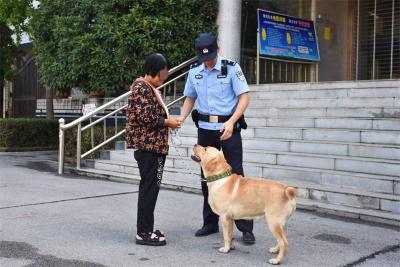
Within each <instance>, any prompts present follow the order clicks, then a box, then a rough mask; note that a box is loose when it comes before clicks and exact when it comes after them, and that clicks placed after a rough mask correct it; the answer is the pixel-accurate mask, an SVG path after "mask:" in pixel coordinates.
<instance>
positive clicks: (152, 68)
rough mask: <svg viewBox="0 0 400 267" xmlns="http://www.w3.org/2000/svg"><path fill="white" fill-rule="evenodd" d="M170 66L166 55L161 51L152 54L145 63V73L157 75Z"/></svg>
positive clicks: (152, 75)
mask: <svg viewBox="0 0 400 267" xmlns="http://www.w3.org/2000/svg"><path fill="white" fill-rule="evenodd" d="M165 67H168V62H167V60H166V59H165V57H164V56H163V55H162V54H160V53H154V54H151V55H150V56H149V57H148V58H147V59H146V62H145V63H144V67H143V71H144V74H147V75H150V76H151V77H156V76H157V74H158V73H159V72H160V70H162V69H164V68H165Z"/></svg>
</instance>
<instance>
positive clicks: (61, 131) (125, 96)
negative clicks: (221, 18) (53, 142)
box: [58, 57, 197, 174]
mask: <svg viewBox="0 0 400 267" xmlns="http://www.w3.org/2000/svg"><path fill="white" fill-rule="evenodd" d="M196 61H197V57H193V58H191V59H189V60H186V61H185V62H183V63H181V64H179V65H178V66H176V67H174V68H172V69H170V70H169V71H168V74H169V75H171V74H173V73H175V72H177V71H179V70H181V69H183V68H185V67H187V66H189V65H190V64H192V63H194V62H196ZM187 73H188V71H186V72H184V73H182V74H180V75H178V76H177V77H175V78H173V79H171V80H170V81H168V82H167V83H165V84H163V85H161V86H160V87H158V88H157V89H159V90H160V89H162V88H166V86H167V85H169V84H171V83H172V82H174V81H176V80H177V79H179V78H181V77H183V76H184V75H186V74H187ZM130 95H131V91H128V92H126V93H124V94H123V95H120V96H119V97H117V98H115V99H113V100H111V101H110V102H107V103H105V104H104V105H102V106H100V107H98V108H96V109H95V110H93V111H91V112H89V113H88V114H86V115H84V116H82V117H80V118H78V119H76V120H74V121H72V122H70V123H68V124H64V123H65V120H64V119H63V118H61V119H60V120H59V124H60V125H59V157H58V174H62V173H63V169H64V139H65V131H66V130H68V129H71V128H72V127H75V126H77V128H78V133H77V144H76V145H77V147H76V150H77V151H76V152H77V155H76V161H77V162H76V167H77V169H80V166H81V159H83V158H84V157H86V156H87V155H89V154H91V153H93V152H94V151H96V150H97V149H99V148H101V147H102V146H104V145H105V144H107V143H109V142H111V141H113V140H114V139H116V138H117V137H119V136H121V135H122V134H124V133H125V129H124V130H122V131H120V132H118V133H117V128H116V130H115V135H114V136H112V137H110V138H109V139H106V119H107V118H109V117H111V116H112V115H114V114H115V124H116V126H115V127H117V114H118V112H119V111H121V110H123V109H124V108H126V107H127V104H125V105H123V106H122V107H119V108H117V109H116V110H113V111H112V112H110V113H109V114H106V115H104V116H103V117H101V118H99V119H97V120H95V121H93V122H92V121H91V119H92V118H93V117H94V116H96V115H97V114H99V113H101V112H103V111H104V110H106V109H109V108H111V107H112V106H114V105H116V104H118V103H120V102H122V101H125V100H126V99H128V98H129V96H130ZM174 95H175V92H174ZM183 98H184V97H179V98H178V99H175V100H174V101H172V102H171V103H169V104H168V105H167V108H169V107H171V106H172V105H174V104H176V103H177V102H179V101H181V100H182V99H183ZM88 119H90V123H89V124H88V125H86V126H85V127H82V122H84V121H86V120H88ZM101 121H103V122H104V142H102V143H101V144H99V145H97V146H96V147H93V146H94V145H93V140H92V149H90V150H89V151H87V152H85V153H84V154H82V155H81V135H82V132H83V131H84V130H86V129H88V128H90V129H91V130H92V132H91V137H92V139H93V126H94V125H96V124H98V123H99V122H101Z"/></svg>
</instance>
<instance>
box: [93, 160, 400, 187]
mask: <svg viewBox="0 0 400 267" xmlns="http://www.w3.org/2000/svg"><path fill="white" fill-rule="evenodd" d="M95 164H97V165H91V167H96V168H103V167H104V168H107V169H108V170H110V171H116V172H126V173H130V174H135V175H139V172H138V170H137V165H136V162H135V161H134V160H133V158H132V161H131V162H122V161H115V160H96V161H95ZM192 164H193V162H192V161H191V160H189V159H186V160H182V159H177V158H171V157H168V158H167V161H166V165H165V166H166V167H165V168H166V170H167V169H171V170H173V171H174V172H178V173H179V172H183V173H185V174H187V173H191V174H193V175H198V174H197V173H198V172H199V167H198V166H197V165H192ZM102 166H103V167H102ZM244 171H245V174H246V175H247V176H251V177H264V178H273V179H279V180H293V181H299V182H305V183H307V182H308V183H313V184H317V185H321V186H336V187H338V186H339V187H344V188H350V189H357V190H362V191H365V192H371V193H386V194H391V195H393V194H395V195H400V177H392V176H383V175H368V174H362V173H348V172H343V171H326V170H321V169H313V168H304V167H287V166H279V165H270V164H254V163H253V164H251V163H246V162H245V163H244ZM177 176H179V175H177ZM179 179H181V178H179ZM185 179H187V178H183V180H185Z"/></svg>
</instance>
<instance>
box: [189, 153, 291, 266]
mask: <svg viewBox="0 0 400 267" xmlns="http://www.w3.org/2000/svg"><path fill="white" fill-rule="evenodd" d="M193 151H194V155H193V156H192V159H193V160H194V161H196V162H199V163H200V165H201V167H202V169H203V173H204V177H205V179H206V180H207V185H208V191H209V197H208V202H209V203H210V206H211V208H212V210H213V211H214V212H215V213H216V214H218V215H219V216H220V218H221V221H222V224H223V230H224V231H223V232H224V246H223V247H221V248H220V249H219V251H220V252H224V253H227V252H229V250H231V249H234V248H235V246H234V244H233V240H232V230H233V220H237V219H252V218H256V217H260V216H265V218H266V220H267V223H268V227H269V229H270V230H271V232H272V234H273V235H274V237H275V238H276V239H277V241H278V244H277V245H276V246H275V247H272V248H270V249H269V251H270V252H271V253H279V254H278V256H277V257H276V258H273V259H270V260H269V263H271V264H280V263H281V262H282V260H283V256H284V255H285V253H286V250H287V248H288V241H287V239H286V231H287V222H288V219H289V217H290V216H291V215H292V213H293V212H294V211H295V209H296V199H295V197H296V189H295V188H293V187H288V186H286V185H284V184H281V183H277V182H274V181H271V180H267V179H261V178H259V179H257V178H247V177H242V176H240V175H236V174H232V169H231V166H230V165H229V164H228V163H227V162H226V160H225V158H224V155H223V153H222V152H221V151H219V150H218V149H216V148H214V147H202V146H200V145H195V146H194V148H193Z"/></svg>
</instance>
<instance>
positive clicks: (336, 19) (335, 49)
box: [316, 0, 355, 81]
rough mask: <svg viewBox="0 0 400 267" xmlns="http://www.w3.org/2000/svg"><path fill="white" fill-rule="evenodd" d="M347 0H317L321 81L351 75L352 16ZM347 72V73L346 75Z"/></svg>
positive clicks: (340, 78)
mask: <svg viewBox="0 0 400 267" xmlns="http://www.w3.org/2000/svg"><path fill="white" fill-rule="evenodd" d="M350 8H352V6H351V5H349V1H348V0H332V1H321V0H319V1H316V17H317V23H316V30H317V36H318V45H319V50H320V57H321V62H320V64H319V80H320V81H342V80H348V79H352V77H351V76H352V75H351V72H352V71H351V68H352V65H353V63H352V62H351V61H352V58H353V57H352V55H353V54H354V52H353V38H354V35H355V32H349V31H353V27H352V25H353V23H354V22H353V19H354V17H353V16H351V14H353V13H352V10H349V9H350ZM349 76H350V77H349Z"/></svg>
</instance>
